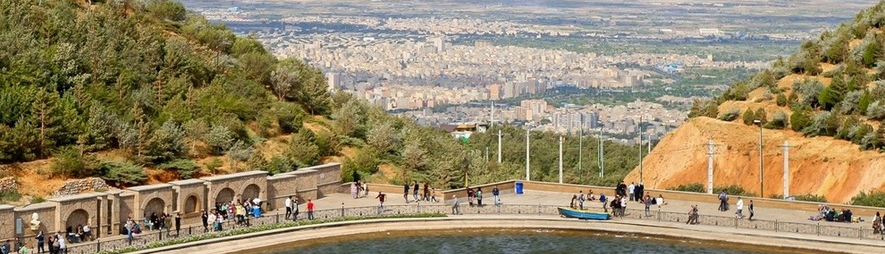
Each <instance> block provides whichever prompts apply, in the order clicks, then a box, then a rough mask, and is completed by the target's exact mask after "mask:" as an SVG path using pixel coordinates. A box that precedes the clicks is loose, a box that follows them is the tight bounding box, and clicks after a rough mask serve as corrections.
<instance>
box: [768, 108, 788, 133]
mask: <svg viewBox="0 0 885 254" xmlns="http://www.w3.org/2000/svg"><path fill="white" fill-rule="evenodd" d="M788 120H789V119H787V114H786V113H784V112H783V111H780V110H778V111H775V112H774V115H773V116H772V118H771V121H769V122H768V123H766V124H765V128H766V129H783V128H786V127H787V121H788Z"/></svg>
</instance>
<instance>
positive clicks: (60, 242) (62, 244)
mask: <svg viewBox="0 0 885 254" xmlns="http://www.w3.org/2000/svg"><path fill="white" fill-rule="evenodd" d="M55 238H57V239H58V253H61V254H67V253H68V247H67V246H66V245H65V238H64V237H63V236H61V232H59V233H58V234H56V235H55Z"/></svg>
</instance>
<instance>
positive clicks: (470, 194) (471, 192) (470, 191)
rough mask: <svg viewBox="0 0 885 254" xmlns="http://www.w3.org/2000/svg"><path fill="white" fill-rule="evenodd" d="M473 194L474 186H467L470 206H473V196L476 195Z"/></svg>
mask: <svg viewBox="0 0 885 254" xmlns="http://www.w3.org/2000/svg"><path fill="white" fill-rule="evenodd" d="M473 194H474V192H473V188H469V187H468V188H467V204H469V205H470V206H473V197H474V196H473Z"/></svg>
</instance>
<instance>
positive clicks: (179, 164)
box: [157, 159, 200, 179]
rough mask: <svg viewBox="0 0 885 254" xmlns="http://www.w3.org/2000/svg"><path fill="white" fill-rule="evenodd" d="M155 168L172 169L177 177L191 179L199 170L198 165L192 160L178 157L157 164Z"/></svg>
mask: <svg viewBox="0 0 885 254" xmlns="http://www.w3.org/2000/svg"><path fill="white" fill-rule="evenodd" d="M157 168H159V169H162V170H166V171H172V172H175V173H177V174H178V177H179V178H181V179H191V178H194V176H195V175H196V174H197V173H198V172H200V165H199V164H197V162H195V161H193V160H186V159H178V160H173V161H169V162H166V163H163V164H160V165H157Z"/></svg>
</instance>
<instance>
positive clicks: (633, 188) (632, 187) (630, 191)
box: [627, 182, 636, 201]
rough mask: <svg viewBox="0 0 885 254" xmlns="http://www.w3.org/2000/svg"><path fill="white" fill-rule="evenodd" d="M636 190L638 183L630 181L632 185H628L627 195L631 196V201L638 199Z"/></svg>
mask: <svg viewBox="0 0 885 254" xmlns="http://www.w3.org/2000/svg"><path fill="white" fill-rule="evenodd" d="M634 191H636V185H635V184H634V183H633V182H630V185H629V186H627V195H629V196H630V201H634V200H636V196H635V195H634V194H635V192H634Z"/></svg>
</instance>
